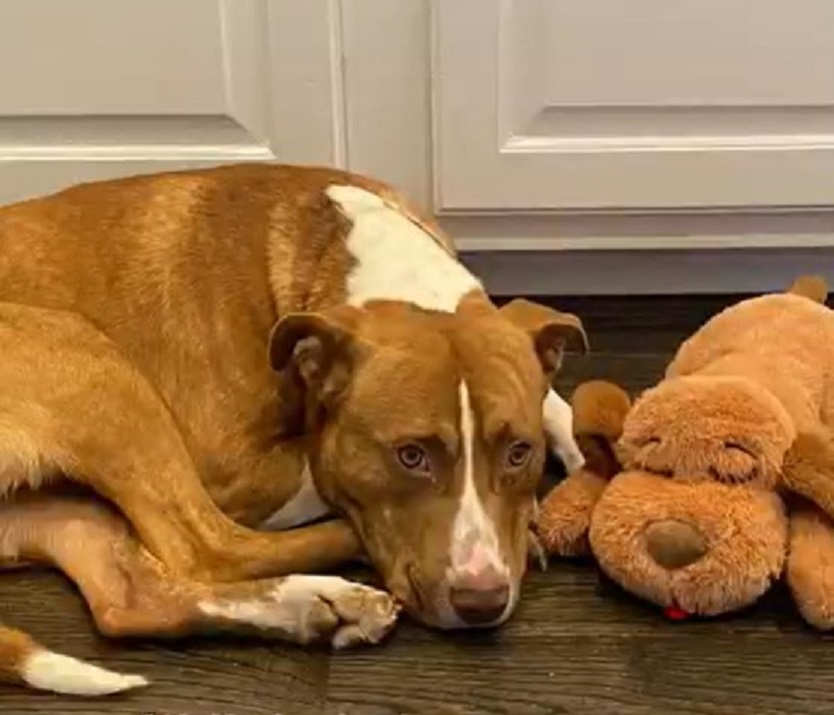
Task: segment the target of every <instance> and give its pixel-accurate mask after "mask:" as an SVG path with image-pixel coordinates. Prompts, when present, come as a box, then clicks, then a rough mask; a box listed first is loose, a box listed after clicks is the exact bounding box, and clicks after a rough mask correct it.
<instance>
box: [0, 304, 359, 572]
mask: <svg viewBox="0 0 834 715" xmlns="http://www.w3.org/2000/svg"><path fill="white" fill-rule="evenodd" d="M0 339H2V340H3V344H4V352H3V358H2V360H0V384H2V385H3V392H2V394H0V494H2V493H3V492H4V491H5V492H8V491H14V490H15V488H17V487H18V486H21V485H22V484H29V485H30V486H32V487H34V488H37V487H38V486H39V483H40V482H42V481H43V480H44V479H45V478H48V476H49V475H50V474H65V475H67V477H68V478H70V479H72V480H74V481H78V482H81V483H83V484H85V485H87V486H88V487H90V488H92V489H93V490H95V491H96V492H98V493H99V494H101V495H102V496H104V497H105V498H107V499H108V500H109V501H111V502H113V503H114V504H116V505H117V506H118V507H119V509H120V510H121V511H122V512H123V513H124V514H125V516H126V517H127V518H128V520H129V521H130V522H131V524H132V525H133V526H134V528H135V529H136V531H137V532H138V534H139V537H140V539H141V540H142V543H143V544H144V545H145V546H146V547H147V548H148V549H149V551H150V552H151V553H152V554H153V555H154V556H156V557H157V558H158V559H160V561H162V562H163V563H164V564H165V565H166V567H168V568H169V569H170V570H171V571H172V572H175V573H179V574H183V575H186V574H189V575H192V576H194V577H199V578H203V579H205V580H207V581H219V580H222V581H240V580H245V579H249V578H257V577H261V576H280V575H284V574H289V573H295V572H304V571H316V570H321V569H328V568H332V567H333V566H335V565H339V564H342V563H344V562H345V561H348V560H350V559H351V558H354V557H355V556H357V555H359V554H360V553H361V550H360V547H359V543H358V540H357V538H356V536H355V535H354V533H353V530H352V529H351V528H350V527H349V526H348V525H347V524H346V523H345V522H342V521H333V522H329V523H324V524H320V525H315V526H311V527H307V528H303V529H298V530H293V531H291V532H278V533H262V532H256V531H253V530H250V529H247V528H244V527H242V526H240V525H238V524H236V523H235V522H233V521H232V520H231V519H229V518H227V517H226V516H225V515H224V514H223V513H222V512H221V511H220V509H219V508H218V507H217V506H216V505H215V503H214V502H213V501H212V500H211V497H210V496H209V494H208V493H207V491H206V490H205V488H204V487H203V485H202V484H201V482H200V479H199V476H198V474H197V471H196V469H195V466H194V464H193V461H192V460H191V457H190V455H189V453H188V450H187V448H186V446H185V443H184V442H183V440H182V438H181V435H180V433H179V430H178V428H177V424H176V421H175V420H174V418H173V416H172V415H171V413H170V412H169V411H168V409H167V407H166V405H165V404H164V402H163V401H162V399H161V398H160V397H159V395H158V394H157V393H156V391H155V390H154V388H153V387H152V386H151V385H150V384H149V383H148V382H147V380H145V378H144V377H143V376H142V375H141V374H139V373H138V371H136V370H135V369H134V368H133V367H132V366H131V365H130V364H129V363H128V362H127V361H126V360H125V359H124V358H123V357H122V355H121V353H120V352H119V351H118V349H117V348H116V347H115V346H114V345H113V343H112V342H111V341H110V340H108V339H107V338H106V337H105V336H104V335H103V334H101V333H100V332H99V331H98V330H96V329H95V328H94V327H93V326H92V325H91V324H89V323H88V322H87V321H85V320H83V319H82V318H80V317H78V316H74V315H72V314H62V313H57V312H53V311H42V310H39V309H30V308H23V307H20V306H8V305H4V306H0Z"/></svg>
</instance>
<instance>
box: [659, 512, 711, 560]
mask: <svg viewBox="0 0 834 715" xmlns="http://www.w3.org/2000/svg"><path fill="white" fill-rule="evenodd" d="M646 550H647V551H648V553H649V556H651V557H652V559H653V560H654V561H655V562H656V563H657V564H658V566H662V567H663V568H665V569H668V570H669V571H673V570H676V569H681V568H684V567H686V566H689V565H690V564H694V563H695V562H696V561H698V560H700V559H701V557H703V556H704V554H706V552H707V540H706V538H705V537H704V535H703V534H702V533H701V532H700V531H698V530H697V529H696V528H695V527H693V526H690V525H689V524H687V523H685V522H683V521H678V520H677V519H665V520H663V521H656V522H654V523H653V524H650V525H649V526H648V528H647V529H646Z"/></svg>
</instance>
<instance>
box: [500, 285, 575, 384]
mask: <svg viewBox="0 0 834 715" xmlns="http://www.w3.org/2000/svg"><path fill="white" fill-rule="evenodd" d="M501 314H502V315H503V316H504V317H506V318H507V319H508V320H510V322H512V323H514V324H515V325H517V326H518V327H519V328H521V329H522V330H524V331H526V332H527V333H528V334H529V335H530V338H531V339H532V341H533V345H534V346H535V348H536V352H537V353H538V356H539V360H540V361H541V364H542V368H543V369H544V372H545V374H546V375H547V376H548V378H552V377H553V376H555V374H556V373H557V372H559V368H560V367H561V365H562V358H563V356H564V353H565V352H578V353H582V354H585V353H587V352H588V336H587V335H586V334H585V328H584V327H583V326H582V321H581V320H580V319H579V318H578V317H577V316H575V315H573V314H571V313H562V312H561V311H558V310H554V309H553V308H548V307H547V306H544V305H540V304H538V303H533V302H532V301H529V300H525V299H523V298H516V299H515V300H512V301H510V302H509V303H507V304H506V305H504V306H502V307H501Z"/></svg>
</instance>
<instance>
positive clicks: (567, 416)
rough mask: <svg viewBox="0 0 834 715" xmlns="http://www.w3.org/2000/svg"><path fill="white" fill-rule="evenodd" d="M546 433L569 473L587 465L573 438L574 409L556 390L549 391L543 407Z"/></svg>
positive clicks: (552, 447)
mask: <svg viewBox="0 0 834 715" xmlns="http://www.w3.org/2000/svg"><path fill="white" fill-rule="evenodd" d="M542 411H543V420H544V433H545V436H546V437H547V441H548V443H549V444H550V448H551V449H552V450H553V451H554V452H555V453H556V456H558V457H559V459H561V460H562V463H563V464H564V465H565V469H566V470H567V472H568V473H571V472H575V471H576V470H577V469H579V468H580V467H582V466H584V464H585V457H584V455H583V454H582V450H580V449H579V445H578V444H577V443H576V438H575V437H574V436H573V409H572V408H571V406H570V405H569V404H568V403H567V401H565V400H564V399H563V398H562V397H561V396H560V395H559V393H557V392H556V391H555V390H548V391H547V395H546V396H545V398H544V404H543V405H542Z"/></svg>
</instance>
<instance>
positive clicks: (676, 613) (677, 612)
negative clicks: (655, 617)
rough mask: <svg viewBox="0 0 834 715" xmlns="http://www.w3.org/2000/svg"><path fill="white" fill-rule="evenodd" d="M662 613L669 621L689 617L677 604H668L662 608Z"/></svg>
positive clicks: (683, 619)
mask: <svg viewBox="0 0 834 715" xmlns="http://www.w3.org/2000/svg"><path fill="white" fill-rule="evenodd" d="M663 613H664V615H665V616H666V618H668V619H669V620H670V621H685V620H686V619H687V618H689V614H688V613H687V612H686V611H684V610H683V609H682V608H678V607H677V606H668V607H667V608H665V609H663Z"/></svg>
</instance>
